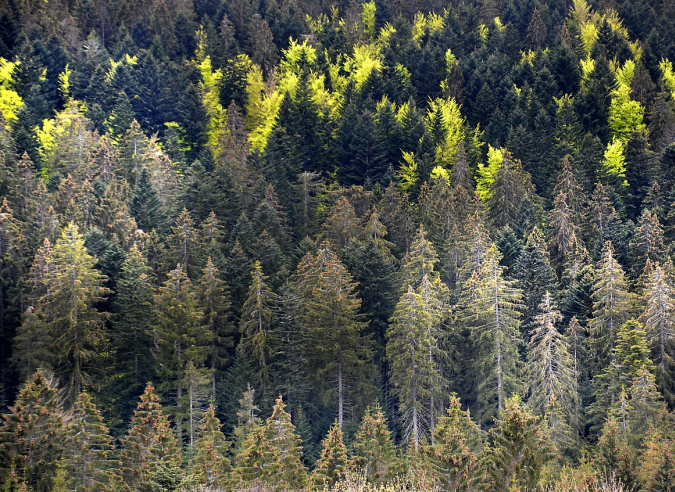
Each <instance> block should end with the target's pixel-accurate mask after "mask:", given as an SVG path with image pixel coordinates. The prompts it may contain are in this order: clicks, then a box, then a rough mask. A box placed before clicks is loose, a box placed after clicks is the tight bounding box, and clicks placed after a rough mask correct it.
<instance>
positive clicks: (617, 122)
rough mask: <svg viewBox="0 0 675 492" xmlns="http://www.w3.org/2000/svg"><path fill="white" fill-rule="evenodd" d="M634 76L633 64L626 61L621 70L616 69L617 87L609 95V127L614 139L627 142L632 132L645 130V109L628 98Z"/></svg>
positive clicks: (630, 61) (631, 61)
mask: <svg viewBox="0 0 675 492" xmlns="http://www.w3.org/2000/svg"><path fill="white" fill-rule="evenodd" d="M634 75H635V62H634V61H633V60H628V61H626V63H625V64H624V66H623V68H617V70H616V79H617V87H616V89H614V90H613V91H612V93H611V96H612V102H611V103H610V105H609V127H610V128H611V129H612V132H613V134H614V137H615V138H616V139H618V140H621V141H622V142H623V143H625V142H627V141H628V139H629V138H630V136H631V134H632V133H633V132H637V131H642V130H644V129H645V124H644V123H643V121H642V120H643V118H644V112H645V109H644V107H642V104H640V103H639V102H638V101H633V100H631V98H630V93H631V81H632V80H633V77H634Z"/></svg>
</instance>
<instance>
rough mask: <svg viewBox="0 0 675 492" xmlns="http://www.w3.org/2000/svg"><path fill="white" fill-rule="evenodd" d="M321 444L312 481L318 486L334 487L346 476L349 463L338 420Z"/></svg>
mask: <svg viewBox="0 0 675 492" xmlns="http://www.w3.org/2000/svg"><path fill="white" fill-rule="evenodd" d="M321 446H322V449H321V457H320V458H319V460H318V461H317V462H316V468H315V469H314V472H313V473H312V481H313V482H314V484H315V485H316V486H317V487H323V486H326V485H327V486H329V487H332V486H333V485H335V482H337V481H338V480H340V479H341V478H342V477H343V476H344V474H345V472H346V471H347V467H348V465H349V463H348V460H347V447H346V446H345V445H344V442H343V441H342V431H341V430H340V425H339V423H338V422H337V421H335V423H333V425H332V426H331V428H330V430H329V431H328V434H327V435H326V437H325V438H324V440H323V441H322V443H321Z"/></svg>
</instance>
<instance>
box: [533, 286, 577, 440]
mask: <svg viewBox="0 0 675 492" xmlns="http://www.w3.org/2000/svg"><path fill="white" fill-rule="evenodd" d="M561 320H562V315H561V314H560V312H559V311H558V309H557V307H556V305H555V303H554V301H553V299H552V297H551V294H550V293H548V292H547V293H546V295H545V296H544V299H543V301H542V303H541V305H540V306H539V314H538V315H537V316H536V317H535V328H534V330H533V334H532V340H531V341H530V346H529V351H528V366H527V373H528V376H527V381H528V385H529V394H530V397H529V400H528V405H529V406H530V408H532V410H533V411H534V412H536V413H537V414H539V415H546V414H547V413H549V416H551V417H553V416H554V415H553V414H551V413H550V412H551V411H554V410H556V408H560V410H561V411H562V414H563V415H562V417H563V419H564V420H563V421H562V422H560V425H561V427H562V428H563V429H564V431H567V430H571V427H570V426H575V425H576V424H577V422H576V421H575V420H576V416H577V409H578V407H579V395H578V391H577V380H576V378H575V373H574V370H575V366H574V360H573V359H572V357H571V355H570V352H569V346H568V341H567V340H566V339H565V338H564V337H563V336H562V335H561V334H560V332H559V331H558V326H557V325H558V323H559V322H560V321H561ZM548 423H550V424H553V423H556V422H553V421H552V420H551V419H548ZM551 432H552V433H555V434H556V437H557V439H559V440H560V439H563V438H564V436H562V435H561V434H564V432H559V429H555V428H552V429H551ZM554 442H556V440H555V439H554ZM556 444H558V442H556Z"/></svg>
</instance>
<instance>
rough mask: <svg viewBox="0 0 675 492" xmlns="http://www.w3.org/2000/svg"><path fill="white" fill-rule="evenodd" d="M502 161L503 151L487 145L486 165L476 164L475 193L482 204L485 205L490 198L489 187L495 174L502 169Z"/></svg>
mask: <svg viewBox="0 0 675 492" xmlns="http://www.w3.org/2000/svg"><path fill="white" fill-rule="evenodd" d="M503 159H504V149H501V148H497V149H495V148H494V147H493V146H492V145H488V154H487V165H485V164H482V163H480V164H478V177H477V178H476V192H478V195H479V196H480V199H481V200H482V201H483V203H486V202H487V201H488V200H489V199H490V197H491V196H492V192H491V191H490V187H491V185H492V183H494V181H495V174H496V173H497V171H499V169H500V168H501V167H502V160H503Z"/></svg>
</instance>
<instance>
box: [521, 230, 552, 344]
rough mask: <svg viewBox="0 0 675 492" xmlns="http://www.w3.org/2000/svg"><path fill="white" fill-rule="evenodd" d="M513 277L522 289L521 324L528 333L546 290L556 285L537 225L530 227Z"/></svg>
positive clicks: (542, 237) (550, 290)
mask: <svg viewBox="0 0 675 492" xmlns="http://www.w3.org/2000/svg"><path fill="white" fill-rule="evenodd" d="M513 278H515V279H517V280H518V287H519V288H520V289H522V291H523V304H524V308H525V309H524V311H523V324H524V325H525V328H526V330H527V333H528V334H529V332H530V331H531V329H532V325H533V324H534V323H535V320H534V318H535V316H536V315H537V314H538V311H539V306H540V305H541V303H542V301H543V300H544V296H545V294H546V292H554V291H553V289H555V288H556V285H557V278H556V276H555V273H554V272H553V269H552V268H551V264H550V263H549V260H548V253H547V251H546V246H545V244H544V236H543V234H542V233H541V232H540V231H539V228H538V227H537V226H535V227H534V229H532V232H531V233H530V235H529V237H528V238H527V242H526V243H525V246H524V247H523V250H522V252H521V253H520V256H519V257H518V260H516V264H515V265H514V267H513Z"/></svg>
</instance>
